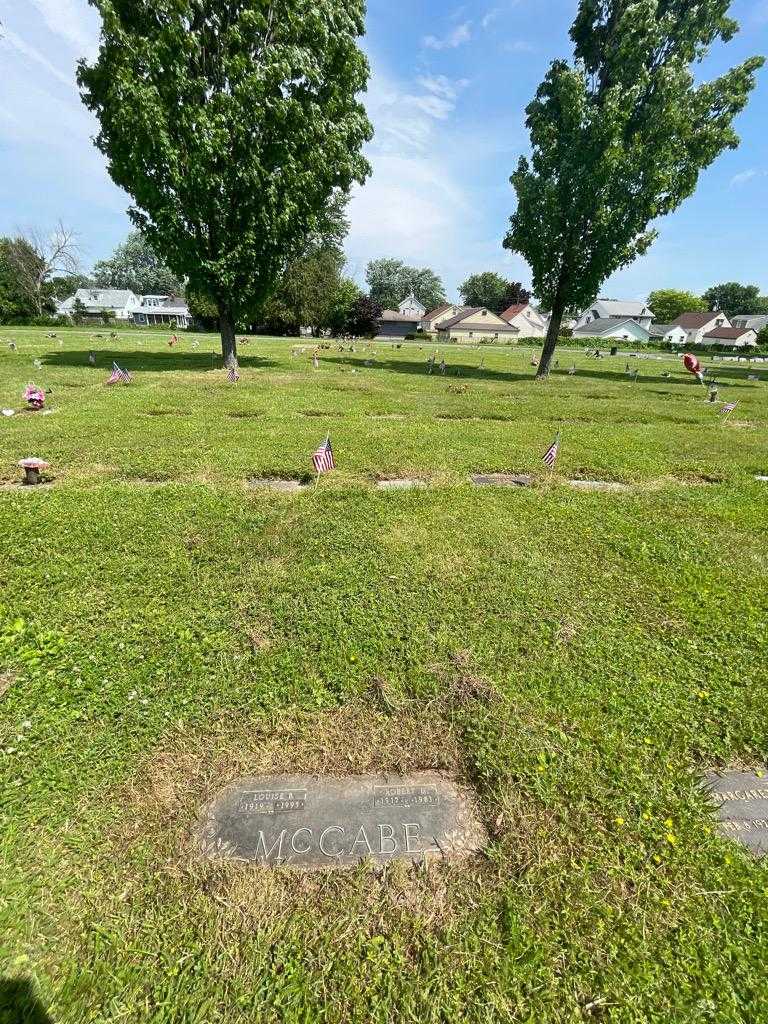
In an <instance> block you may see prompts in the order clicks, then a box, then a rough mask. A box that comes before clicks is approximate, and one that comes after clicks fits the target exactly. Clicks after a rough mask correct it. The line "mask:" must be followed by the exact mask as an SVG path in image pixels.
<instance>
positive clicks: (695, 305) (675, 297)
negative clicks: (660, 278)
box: [648, 288, 709, 324]
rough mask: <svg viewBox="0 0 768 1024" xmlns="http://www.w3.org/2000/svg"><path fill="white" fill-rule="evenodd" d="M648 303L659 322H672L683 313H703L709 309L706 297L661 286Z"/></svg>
mask: <svg viewBox="0 0 768 1024" xmlns="http://www.w3.org/2000/svg"><path fill="white" fill-rule="evenodd" d="M648 305H649V306H650V308H651V309H652V310H653V315H654V318H655V320H656V323H657V324H671V323H672V321H673V320H677V318H678V317H679V316H680V315H681V314H682V313H699V312H701V313H703V312H704V311H705V310H707V309H709V306H708V305H707V304H706V302H705V301H704V299H703V298H702V297H701V296H700V295H694V294H693V292H685V291H679V290H678V289H676V288H659V289H658V290H657V291H655V292H651V294H650V295H649V296H648Z"/></svg>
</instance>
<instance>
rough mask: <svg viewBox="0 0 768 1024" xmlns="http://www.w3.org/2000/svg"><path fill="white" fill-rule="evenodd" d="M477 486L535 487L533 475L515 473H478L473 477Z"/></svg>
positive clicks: (473, 481)
mask: <svg viewBox="0 0 768 1024" xmlns="http://www.w3.org/2000/svg"><path fill="white" fill-rule="evenodd" d="M471 480H472V483H473V484H474V485H475V486H476V487H533V477H532V476H526V475H524V474H515V473H476V474H475V475H474V476H473V477H472V478H471Z"/></svg>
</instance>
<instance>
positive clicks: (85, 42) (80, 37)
mask: <svg viewBox="0 0 768 1024" xmlns="http://www.w3.org/2000/svg"><path fill="white" fill-rule="evenodd" d="M31 2H32V4H33V5H34V6H35V7H36V8H37V10H38V11H39V12H40V14H41V15H42V17H43V20H44V21H45V24H46V25H47V26H48V29H49V30H50V31H51V32H53V33H54V35H57V36H59V37H60V38H61V39H63V40H64V41H65V42H66V43H68V44H69V46H70V47H71V48H72V49H73V50H75V51H76V52H77V55H78V56H82V57H93V56H94V55H95V53H96V51H97V49H98V40H99V28H98V24H99V23H98V18H96V17H95V15H94V13H93V12H92V11H91V10H90V8H86V7H85V5H84V4H83V3H81V2H79V0H31ZM94 19H95V20H94Z"/></svg>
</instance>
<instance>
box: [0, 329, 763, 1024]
mask: <svg viewBox="0 0 768 1024" xmlns="http://www.w3.org/2000/svg"><path fill="white" fill-rule="evenodd" d="M98 333H102V334H103V335H104V337H103V338H101V339H95V340H92V339H91V336H90V335H91V332H90V331H87V330H86V331H83V332H76V331H67V330H60V331H58V339H49V338H47V337H46V336H45V335H46V332H45V331H44V330H31V329H22V328H8V327H5V328H0V406H2V407H14V408H16V409H18V408H19V407H20V406H21V405H22V404H23V403H22V402H21V392H22V390H23V388H24V386H25V385H26V384H27V383H28V382H30V381H34V382H35V383H37V384H40V385H42V386H45V387H46V388H49V389H50V392H51V393H50V394H49V395H48V400H47V408H49V409H50V410H51V414H50V415H47V416H43V415H41V414H39V413H36V414H29V413H21V412H20V413H18V414H17V415H15V416H14V417H9V418H2V419H0V484H2V489H1V490H0V538H2V546H1V548H0V692H2V696H0V784H1V791H2V833H1V836H2V837H1V838H0V978H3V979H5V980H4V981H0V1022H2V1024H21V1022H27V1024H30V1022H37V1024H42V1022H43V1021H46V1020H50V1021H51V1022H54V1024H106V1022H110V1024H113V1022H114V1024H118V1022H119V1024H139V1022H141V1024H150V1022H151V1024H214V1022H215V1024H225V1022H226V1024H246V1022H248V1024H252V1022H258V1024H314V1022H318V1024H320V1022H322V1024H358V1022H359V1024H363V1022H366V1024H368V1022H376V1024H392V1022H398V1024H399V1022H413V1024H416V1022H418V1024H422V1022H424V1024H454V1022H472V1024H491V1022H494V1024H495V1022H506V1021H515V1022H518V1021H519V1022H527V1024H553V1022H569V1021H580V1020H593V1019H601V1020H609V1021H611V1022H621V1024H628V1022H638V1024H640V1022H643V1024H645V1022H663V1024H670V1022H675V1024H678V1022H679V1024H683V1022H685V1024H700V1022H711V1021H716V1022H722V1024H760V1022H764V1021H768V976H767V975H766V971H765V963H766V957H767V956H768V870H767V866H766V864H761V863H756V862H754V861H752V860H751V859H750V858H749V857H748V856H747V855H746V854H744V853H742V852H741V849H740V848H739V847H738V846H736V845H733V844H730V843H727V842H725V841H724V840H722V839H720V838H719V837H718V836H717V834H716V832H715V830H714V828H713V823H712V817H711V812H710V810H709V809H708V806H707V803H706V800H705V799H704V797H703V795H702V794H701V792H700V789H699V778H700V773H701V771H702V770H703V769H706V768H711V767H719V766H725V765H734V766H738V765H745V766H750V767H752V768H759V767H760V766H765V762H766V753H767V748H768V669H767V668H766V666H767V665H768V644H767V643H766V611H767V610H768V608H767V607H766V606H767V604H768V601H767V600H766V577H767V571H766V570H767V569H768V535H767V534H766V526H767V525H768V523H767V522H766V520H767V519H768V517H767V516H766V506H767V504H768V484H765V483H759V482H756V481H755V480H754V476H755V474H760V473H763V474H768V445H767V444H766V425H768V368H766V371H765V372H764V373H763V374H762V375H763V377H764V381H763V382H760V381H758V382H755V381H748V380H747V374H748V373H749V372H753V373H754V372H758V373H759V372H760V371H759V370H757V371H755V370H754V369H753V370H752V371H749V370H748V369H747V367H746V366H745V365H739V366H737V365H734V364H720V363H718V364H716V366H715V368H714V370H715V372H716V373H717V375H718V377H719V380H720V382H721V397H722V399H723V401H734V400H735V401H738V402H739V405H738V407H737V410H736V412H735V413H734V414H733V416H732V417H731V419H730V421H728V422H727V423H724V422H723V421H722V418H721V417H719V416H718V413H717V409H716V407H712V406H710V405H708V404H707V403H706V400H705V399H706V394H705V391H704V389H703V388H702V387H701V386H700V385H699V384H697V383H696V381H695V380H693V379H692V378H691V377H690V376H689V375H687V374H685V373H684V372H683V371H682V369H681V367H680V365H679V361H676V360H671V359H670V360H667V361H659V360H655V359H654V360H650V359H649V360H644V359H638V360H634V359H632V360H629V362H630V363H631V364H632V365H633V366H637V367H638V368H639V370H640V375H639V379H638V380H637V382H635V383H632V382H631V381H630V380H629V378H628V377H627V375H626V373H625V365H626V363H627V359H626V357H617V358H614V359H610V358H607V359H604V360H601V361H596V360H593V359H588V358H585V357H583V356H582V355H580V354H574V353H571V352H562V353H560V357H559V358H560V368H559V370H558V371H557V372H556V373H555V374H554V376H553V377H552V378H551V380H550V381H549V382H547V383H545V384H537V383H535V382H534V381H533V379H532V374H533V372H534V371H533V370H532V368H531V367H530V365H529V363H530V357H531V351H530V350H520V351H518V350H516V349H514V348H501V349H494V350H472V349H469V348H458V349H456V348H451V349H449V350H448V351H447V353H446V356H447V362H448V373H447V374H446V376H445V377H443V376H440V375H439V374H438V375H435V376H428V375H427V374H426V372H425V364H426V358H427V355H428V353H429V351H431V349H427V348H426V347H425V348H424V350H423V351H421V350H420V349H419V346H418V345H416V344H410V345H408V344H405V345H403V347H402V348H400V349H398V348H395V347H393V346H390V345H389V344H381V343H378V344H376V345H375V346H373V349H375V352H376V355H375V356H374V355H373V354H372V353H373V349H372V350H367V349H366V350H364V349H363V347H362V346H361V345H359V344H358V346H357V349H358V350H357V352H355V353H354V354H352V353H349V352H343V353H342V352H339V351H338V347H337V346H336V345H334V346H333V348H332V349H331V351H324V352H322V353H321V356H320V369H319V370H317V371H314V370H313V368H312V361H311V349H310V348H309V347H306V350H305V351H304V353H303V354H301V355H297V356H296V357H292V356H291V348H292V345H294V344H298V343H296V342H291V341H287V340H286V341H277V340H270V339H252V340H251V341H250V342H249V343H248V344H246V345H244V346H243V347H242V349H241V368H242V380H241V381H240V383H239V384H237V385H230V384H227V382H226V380H225V374H224V372H223V371H222V370H221V369H220V368H219V366H220V364H219V363H217V362H216V361H215V359H214V357H213V355H212V353H213V352H214V351H215V349H216V347H217V341H216V339H215V338H212V337H211V336H200V337H199V338H197V339H195V338H194V336H191V335H187V334H184V335H182V336H181V338H180V341H179V344H178V346H176V347H175V348H174V349H170V348H169V347H168V344H167V340H168V336H169V335H167V334H158V335H151V334H148V333H135V334H128V333H126V334H120V336H119V337H118V338H117V339H115V340H110V339H109V337H108V334H109V332H108V331H100V332H98ZM11 340H14V341H15V343H16V346H17V348H16V350H15V351H12V350H10V349H9V347H8V342H9V341H11ZM195 341H196V342H197V346H195ZM59 342H61V343H62V344H59ZM91 348H92V349H94V350H95V351H96V352H97V366H96V367H95V368H91V367H89V366H88V363H87V357H88V351H89V349H91ZM113 359H117V361H118V362H119V363H120V364H121V365H122V366H125V367H127V368H128V369H129V370H130V371H131V373H132V374H133V375H134V383H133V384H131V385H130V386H125V387H114V388H109V387H105V385H104V381H105V380H106V378H107V376H108V374H109V370H110V368H111V363H112V360H113ZM368 359H372V360H373V365H372V366H366V365H365V362H366V360H368ZM34 360H40V361H41V362H42V367H40V368H38V367H36V366H35V365H34ZM481 360H483V368H482V369H480V363H481ZM573 363H575V365H576V367H577V369H578V372H577V374H576V375H575V376H569V375H568V373H567V369H568V368H569V367H570V366H571V365H572V364H573ZM665 372H667V373H671V376H670V377H665V376H663V373H665ZM558 427H561V429H562V431H563V449H562V455H561V458H560V460H559V462H558V465H557V468H556V471H555V473H554V474H550V473H549V472H548V471H547V470H546V469H545V467H544V466H543V465H542V463H541V456H542V454H543V452H544V450H545V449H546V447H547V446H548V444H549V443H550V442H551V440H552V438H553V437H554V434H555V432H556V431H557V429H558ZM328 432H330V434H331V437H332V440H333V443H334V447H335V451H336V458H337V462H338V465H339V469H338V471H337V472H335V473H333V474H331V475H329V476H327V477H324V478H323V479H322V480H321V481H320V485H319V487H318V488H317V489H316V490H315V489H312V488H308V489H307V490H305V491H303V492H301V493H298V494H295V495H284V494H276V493H273V492H271V491H267V490H254V489H253V488H251V487H249V486H248V484H247V481H248V480H249V479H251V478H258V477H269V476H280V477H300V478H307V479H309V477H310V473H311V468H312V467H311V461H310V456H311V453H312V451H313V450H314V448H315V447H316V446H317V444H318V443H319V442H320V441H321V440H322V439H323V437H324V436H325V434H326V433H328ZM27 455H38V456H40V457H42V458H45V459H46V460H47V461H48V462H50V464H51V470H50V473H51V476H52V477H53V480H52V482H51V484H50V485H49V486H46V487H41V488H34V489H30V488H24V489H21V488H18V487H15V486H14V485H13V482H14V481H16V480H18V479H19V474H20V471H19V470H18V469H17V467H16V462H17V461H18V459H20V458H22V457H23V456H27ZM505 471H508V472H520V473H523V472H526V473H532V474H533V475H534V477H535V486H534V487H533V488H530V489H503V490H502V489H490V488H483V489H481V488H475V487H473V486H472V485H471V484H470V483H469V482H468V476H469V474H470V473H474V472H505ZM396 476H412V477H418V478H420V479H423V480H424V481H426V482H427V483H428V484H429V486H427V487H426V488H424V489H421V490H418V491H407V492H389V493H386V492H382V491H379V490H377V489H376V487H375V482H376V480H377V479H381V478H387V477H396ZM568 478H596V479H600V480H607V481H620V482H624V483H627V484H629V485H631V486H630V488H629V489H628V490H627V491H625V492H623V493H581V492H576V491H574V490H572V489H571V488H570V487H569V486H568V484H567V480H568ZM423 768H445V769H447V770H450V771H452V772H454V773H455V774H456V775H458V776H459V777H460V778H462V779H467V780H470V781H471V782H472V783H473V784H474V785H475V786H476V787H477V789H478V791H479V793H480V799H481V804H482V811H483V816H484V819H485V822H486V824H487V826H488V828H489V830H490V832H491V835H492V841H491V844H490V846H489V848H488V851H487V856H485V857H484V858H482V859H479V860H477V861H474V862H469V863H465V864H463V865H433V866H431V867H430V868H429V869H428V870H415V869H405V868H396V869H393V870H392V871H390V872H388V873H385V874H384V875H380V874H376V873H374V872H371V871H370V870H368V869H367V868H366V867H365V866H361V867H360V868H359V869H355V870H353V871H352V872H348V873H344V872H337V873H333V872H330V873H326V874H322V873H321V874H309V875H301V874H297V873H295V872H290V871H283V872H281V871H279V870H277V871H275V870H268V869H264V868H259V867H244V866H240V865H237V864H234V865H233V864H229V865H220V864H219V865H217V864H215V863H203V862H201V861H199V860H198V859H197V858H196V856H195V853H194V850H193V847H192V844H191V836H190V829H191V828H192V827H193V825H194V823H195V817H196V814H197V811H198V809H199V807H200V806H201V805H202V804H203V803H204V802H205V801H206V799H208V798H209V797H210V796H212V795H213V794H214V793H216V792H217V791H218V789H220V788H221V786H223V785H224V784H225V783H226V782H228V781H231V780H232V779H234V778H237V777H238V776H240V775H242V774H257V773H269V772H272V771H285V770H290V771H305V772H313V773H314V772H329V773H332V774H354V773H358V772H367V771H400V770H410V769H423ZM25 992H26V993H30V999H29V1001H28V1002H27V1000H26V997H25V996H24V995H23V993H25ZM32 994H34V995H32ZM35 1002H36V1004H37V1007H38V1009H37V1010H35V1009H33V1003H35ZM24 1006H27V1007H28V1008H27V1009H24ZM46 1015H47V1016H46Z"/></svg>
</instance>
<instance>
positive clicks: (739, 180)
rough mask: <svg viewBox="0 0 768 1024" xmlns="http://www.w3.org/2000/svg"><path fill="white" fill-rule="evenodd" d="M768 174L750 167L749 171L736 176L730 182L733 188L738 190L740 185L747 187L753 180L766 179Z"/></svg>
mask: <svg viewBox="0 0 768 1024" xmlns="http://www.w3.org/2000/svg"><path fill="white" fill-rule="evenodd" d="M766 174H768V171H759V170H757V169H756V168H754V167H750V168H749V170H748V171H741V172H740V173H739V174H734V176H733V177H732V178H731V181H730V187H731V188H737V187H738V186H739V185H746V184H747V182H748V181H752V179H753V178H764V177H765V176H766Z"/></svg>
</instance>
